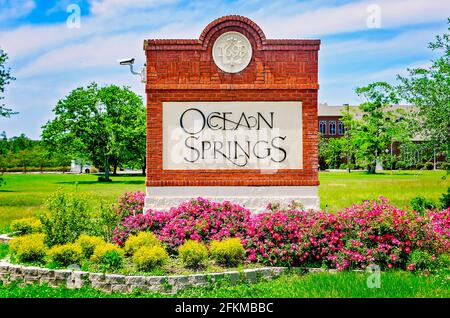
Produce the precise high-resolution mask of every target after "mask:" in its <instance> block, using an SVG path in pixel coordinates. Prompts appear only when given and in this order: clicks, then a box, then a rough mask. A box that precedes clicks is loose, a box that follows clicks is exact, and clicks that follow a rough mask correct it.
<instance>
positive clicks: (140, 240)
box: [124, 232, 161, 255]
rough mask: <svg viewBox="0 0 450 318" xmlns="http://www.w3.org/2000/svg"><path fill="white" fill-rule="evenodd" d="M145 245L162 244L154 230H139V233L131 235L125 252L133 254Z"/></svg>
mask: <svg viewBox="0 0 450 318" xmlns="http://www.w3.org/2000/svg"><path fill="white" fill-rule="evenodd" d="M143 246H147V247H153V246H161V242H160V241H159V240H158V238H157V237H156V236H155V234H153V233H152V232H139V233H138V234H137V235H131V236H130V237H129V238H128V240H127V241H126V242H125V246H124V249H125V253H126V254H127V255H133V254H134V253H135V252H136V251H137V250H138V249H139V248H141V247H143Z"/></svg>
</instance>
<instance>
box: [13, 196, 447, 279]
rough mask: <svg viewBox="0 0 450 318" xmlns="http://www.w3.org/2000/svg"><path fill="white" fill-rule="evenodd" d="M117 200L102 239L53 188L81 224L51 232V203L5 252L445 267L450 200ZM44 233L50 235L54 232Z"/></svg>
mask: <svg viewBox="0 0 450 318" xmlns="http://www.w3.org/2000/svg"><path fill="white" fill-rule="evenodd" d="M130 198H132V199H130ZM121 201H122V203H123V204H121V205H119V209H118V211H116V213H115V215H116V216H117V217H118V219H119V223H118V225H117V227H116V229H115V230H114V234H113V237H112V239H111V238H110V239H107V238H106V239H105V236H104V237H103V238H102V237H97V236H93V235H92V233H90V232H89V231H90V230H91V228H90V227H89V226H88V224H89V222H86V220H87V218H88V216H87V214H86V213H85V211H84V210H83V209H84V207H83V205H82V204H80V203H79V202H77V201H76V200H75V199H73V198H71V199H67V198H65V197H64V196H62V197H58V198H56V200H54V201H53V202H57V203H58V204H67V206H63V210H64V211H72V210H73V209H74V207H78V208H79V209H80V211H81V212H78V214H77V213H74V216H75V217H79V218H80V220H82V221H83V224H87V225H85V227H84V228H83V229H82V230H80V229H78V228H76V229H77V231H78V232H77V233H76V235H75V234H74V232H71V233H72V234H74V235H72V236H70V240H68V236H67V235H62V234H61V235H58V236H54V233H65V232H64V231H66V227H65V226H63V225H64V223H63V222H61V220H59V219H58V218H62V220H66V219H67V216H66V215H65V214H64V213H61V211H59V210H58V211H57V212H56V213H54V214H52V213H50V214H49V215H47V216H45V219H44V220H47V221H46V222H43V223H42V231H43V232H44V233H45V234H42V233H35V232H36V231H38V232H39V230H38V229H41V228H40V227H39V228H38V227H35V228H36V230H33V231H28V230H27V231H28V232H29V233H30V234H27V235H24V236H19V237H17V238H16V239H14V240H13V241H12V242H11V243H10V245H11V248H10V250H11V253H10V259H11V260H12V261H13V262H20V263H32V264H35V265H40V266H42V265H44V266H47V267H52V268H64V267H66V266H67V265H72V264H76V265H80V266H81V268H82V269H84V270H88V271H102V272H110V273H111V272H112V273H120V274H132V275H133V274H150V275H166V274H174V275H177V274H181V273H200V272H211V271H229V270H234V269H235V268H242V267H245V268H249V267H260V266H282V267H310V268H312V267H315V268H328V269H335V270H353V269H364V268H366V267H367V266H369V265H377V266H379V267H380V268H381V269H391V268H397V269H403V270H409V271H414V270H433V269H437V268H443V267H445V268H448V267H450V266H449V260H450V257H449V251H450V209H444V210H441V211H439V210H433V211H427V212H426V213H423V214H419V213H416V212H415V211H407V210H402V209H398V208H396V207H394V206H392V205H390V204H389V203H388V201H387V200H386V199H384V198H380V199H379V200H374V201H365V202H363V203H362V204H358V205H353V206H352V207H350V208H347V209H344V210H343V211H340V212H339V213H337V214H335V215H333V214H328V213H326V212H323V211H303V210H301V209H299V207H296V206H294V205H291V206H288V207H287V208H280V207H278V208H274V206H275V205H271V208H270V209H268V211H267V212H265V213H261V214H256V215H251V214H250V212H249V211H248V210H247V209H245V208H244V207H242V206H239V205H237V204H233V203H231V202H228V201H225V202H222V203H218V202H211V201H209V200H206V199H203V198H197V199H195V200H191V201H189V202H185V203H182V204H180V205H179V206H178V207H174V208H171V209H170V210H169V211H147V212H148V213H146V214H142V213H138V212H139V211H138V210H137V208H136V207H140V206H141V204H142V201H143V197H142V195H133V194H130V193H128V194H126V195H124V196H122V198H121ZM55 206H56V208H55V209H59V205H53V207H55ZM71 209H72V210H71ZM97 222H99V221H98V220H97ZM27 223H30V224H34V223H35V222H34V220H30V219H27V220H25V221H23V222H22V223H21V228H24V229H29V228H32V227H30V226H28V224H27ZM72 223H73V222H72ZM80 223H81V222H80ZM99 224H105V222H99ZM114 224H115V223H114ZM52 227H56V229H57V230H58V231H54V230H53V228H52ZM107 232H108V231H107ZM86 234H91V235H90V236H89V235H86ZM49 235H53V236H54V237H53V239H52V240H50V239H48V238H49ZM80 235H81V236H80ZM30 242H32V243H33V244H31V243H30ZM55 242H56V243H55ZM111 243H113V244H111Z"/></svg>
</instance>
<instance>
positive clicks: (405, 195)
mask: <svg viewBox="0 0 450 318" xmlns="http://www.w3.org/2000/svg"><path fill="white" fill-rule="evenodd" d="M444 175H445V172H443V171H394V172H390V171H389V172H383V173H379V174H376V175H368V174H366V173H364V172H352V173H346V172H321V173H320V174H319V178H320V182H321V184H320V187H319V194H320V199H321V207H322V208H325V207H328V209H329V211H331V212H335V211H337V210H339V209H341V208H343V207H347V206H350V205H351V204H353V203H358V202H361V201H362V200H364V199H375V198H377V197H378V196H380V195H382V196H384V197H387V198H389V199H390V200H391V202H392V203H393V204H394V205H396V206H399V207H402V208H404V207H406V206H407V205H408V204H409V201H410V200H411V199H412V198H414V197H415V196H418V195H421V196H425V197H427V198H430V199H433V200H437V199H438V198H439V197H440V195H441V194H442V193H443V192H445V191H446V189H447V187H449V186H450V178H446V179H443V178H442V177H443V176H444ZM4 179H5V181H6V184H4V185H3V186H2V187H1V188H0V231H1V230H2V229H5V227H7V226H8V225H9V224H10V223H11V221H12V220H13V219H17V218H22V217H27V216H31V215H34V214H35V213H36V212H37V211H39V210H40V209H41V208H42V204H43V202H44V201H45V199H46V198H47V197H48V196H49V195H50V194H51V193H52V192H54V191H56V190H58V189H62V190H64V191H68V192H77V193H79V194H80V195H82V196H84V197H85V198H86V199H87V200H89V201H90V202H91V203H92V204H98V202H99V201H100V200H107V201H109V202H115V201H116V200H117V198H118V196H119V195H120V194H122V193H124V192H126V191H137V190H141V191H144V190H145V186H144V179H145V178H144V177H142V176H117V177H112V179H113V182H111V183H98V182H97V176H96V175H74V174H25V175H24V174H6V175H4Z"/></svg>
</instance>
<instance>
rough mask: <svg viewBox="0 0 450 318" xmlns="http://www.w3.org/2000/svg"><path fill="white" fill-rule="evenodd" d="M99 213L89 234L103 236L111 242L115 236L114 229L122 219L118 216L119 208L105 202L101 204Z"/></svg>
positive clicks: (93, 219)
mask: <svg viewBox="0 0 450 318" xmlns="http://www.w3.org/2000/svg"><path fill="white" fill-rule="evenodd" d="M98 210H99V213H98V214H97V215H94V216H93V218H92V219H91V222H90V225H89V230H88V232H89V234H91V235H95V236H101V237H103V239H104V240H105V241H108V242H110V241H111V240H112V237H113V235H114V229H115V228H116V226H117V222H119V220H120V218H119V217H118V215H117V208H116V207H115V206H114V205H110V204H108V203H106V202H105V201H101V202H100V207H99V209H98Z"/></svg>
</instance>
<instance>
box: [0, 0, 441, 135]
mask: <svg viewBox="0 0 450 318" xmlns="http://www.w3.org/2000/svg"><path fill="white" fill-rule="evenodd" d="M228 14H239V15H244V16H246V17H248V18H250V19H252V20H253V21H254V22H255V23H257V24H258V25H259V26H260V27H261V28H262V30H263V31H264V33H265V34H266V38H268V39H280V38H292V39H320V40H322V44H321V48H320V52H319V84H320V90H319V102H320V103H328V104H329V105H342V104H344V103H350V104H358V103H359V102H360V100H359V98H358V97H357V96H356V94H355V88H356V87H357V86H363V85H366V84H369V83H372V82H375V81H388V82H391V83H393V82H394V81H395V77H396V75H397V74H406V69H407V68H411V67H426V66H428V65H430V60H431V59H433V58H434V57H435V53H434V52H432V51H431V50H430V49H428V48H427V44H428V43H429V42H430V41H433V39H434V37H435V36H436V35H438V34H443V33H445V32H446V30H447V17H448V16H450V1H449V0H369V1H361V0H353V1H352V0H342V1H341V0H331V1H324V0H307V1H293V0H292V1H291V0H287V1H276V0H272V1H267V0H266V1H260V0H237V1H217V0H206V1H205V0H200V1H181V0H180V1H177V0H80V1H75V0H59V1H48V0H45V1H44V0H0V49H3V50H4V51H6V52H7V53H8V55H9V60H8V67H10V68H11V72H12V75H13V76H14V77H16V81H14V82H12V83H11V84H10V85H8V86H7V88H6V92H5V95H4V96H5V100H3V101H2V102H5V104H6V105H7V107H9V108H13V109H14V110H15V111H17V112H19V114H17V115H14V116H12V117H11V118H0V132H1V131H6V134H7V136H8V137H12V136H16V135H19V134H21V133H25V134H26V135H27V136H29V137H31V138H33V139H39V138H40V134H41V127H42V125H44V124H45V123H46V122H47V121H48V120H50V119H52V118H53V113H52V109H53V108H54V107H55V105H56V103H57V101H58V100H59V99H62V98H64V97H65V96H67V95H68V94H69V93H70V91H72V90H73V89H75V88H77V87H80V86H85V85H87V84H89V83H91V82H93V81H95V82H97V83H99V84H101V85H108V84H118V85H125V86H129V87H131V89H132V90H133V91H135V92H136V93H137V94H139V95H140V96H144V95H145V90H144V84H142V83H141V82H140V80H139V77H137V76H132V75H131V74H130V73H129V71H128V69H127V68H126V67H123V66H122V67H121V66H119V65H118V64H117V59H120V58H128V57H134V58H136V66H138V67H140V66H142V64H143V63H144V51H143V40H144V39H151V38H189V39H196V38H198V37H199V35H200V33H201V32H202V30H203V29H204V27H205V26H206V25H207V24H208V23H209V22H211V21H212V20H214V19H216V18H218V17H220V16H223V15H228Z"/></svg>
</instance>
